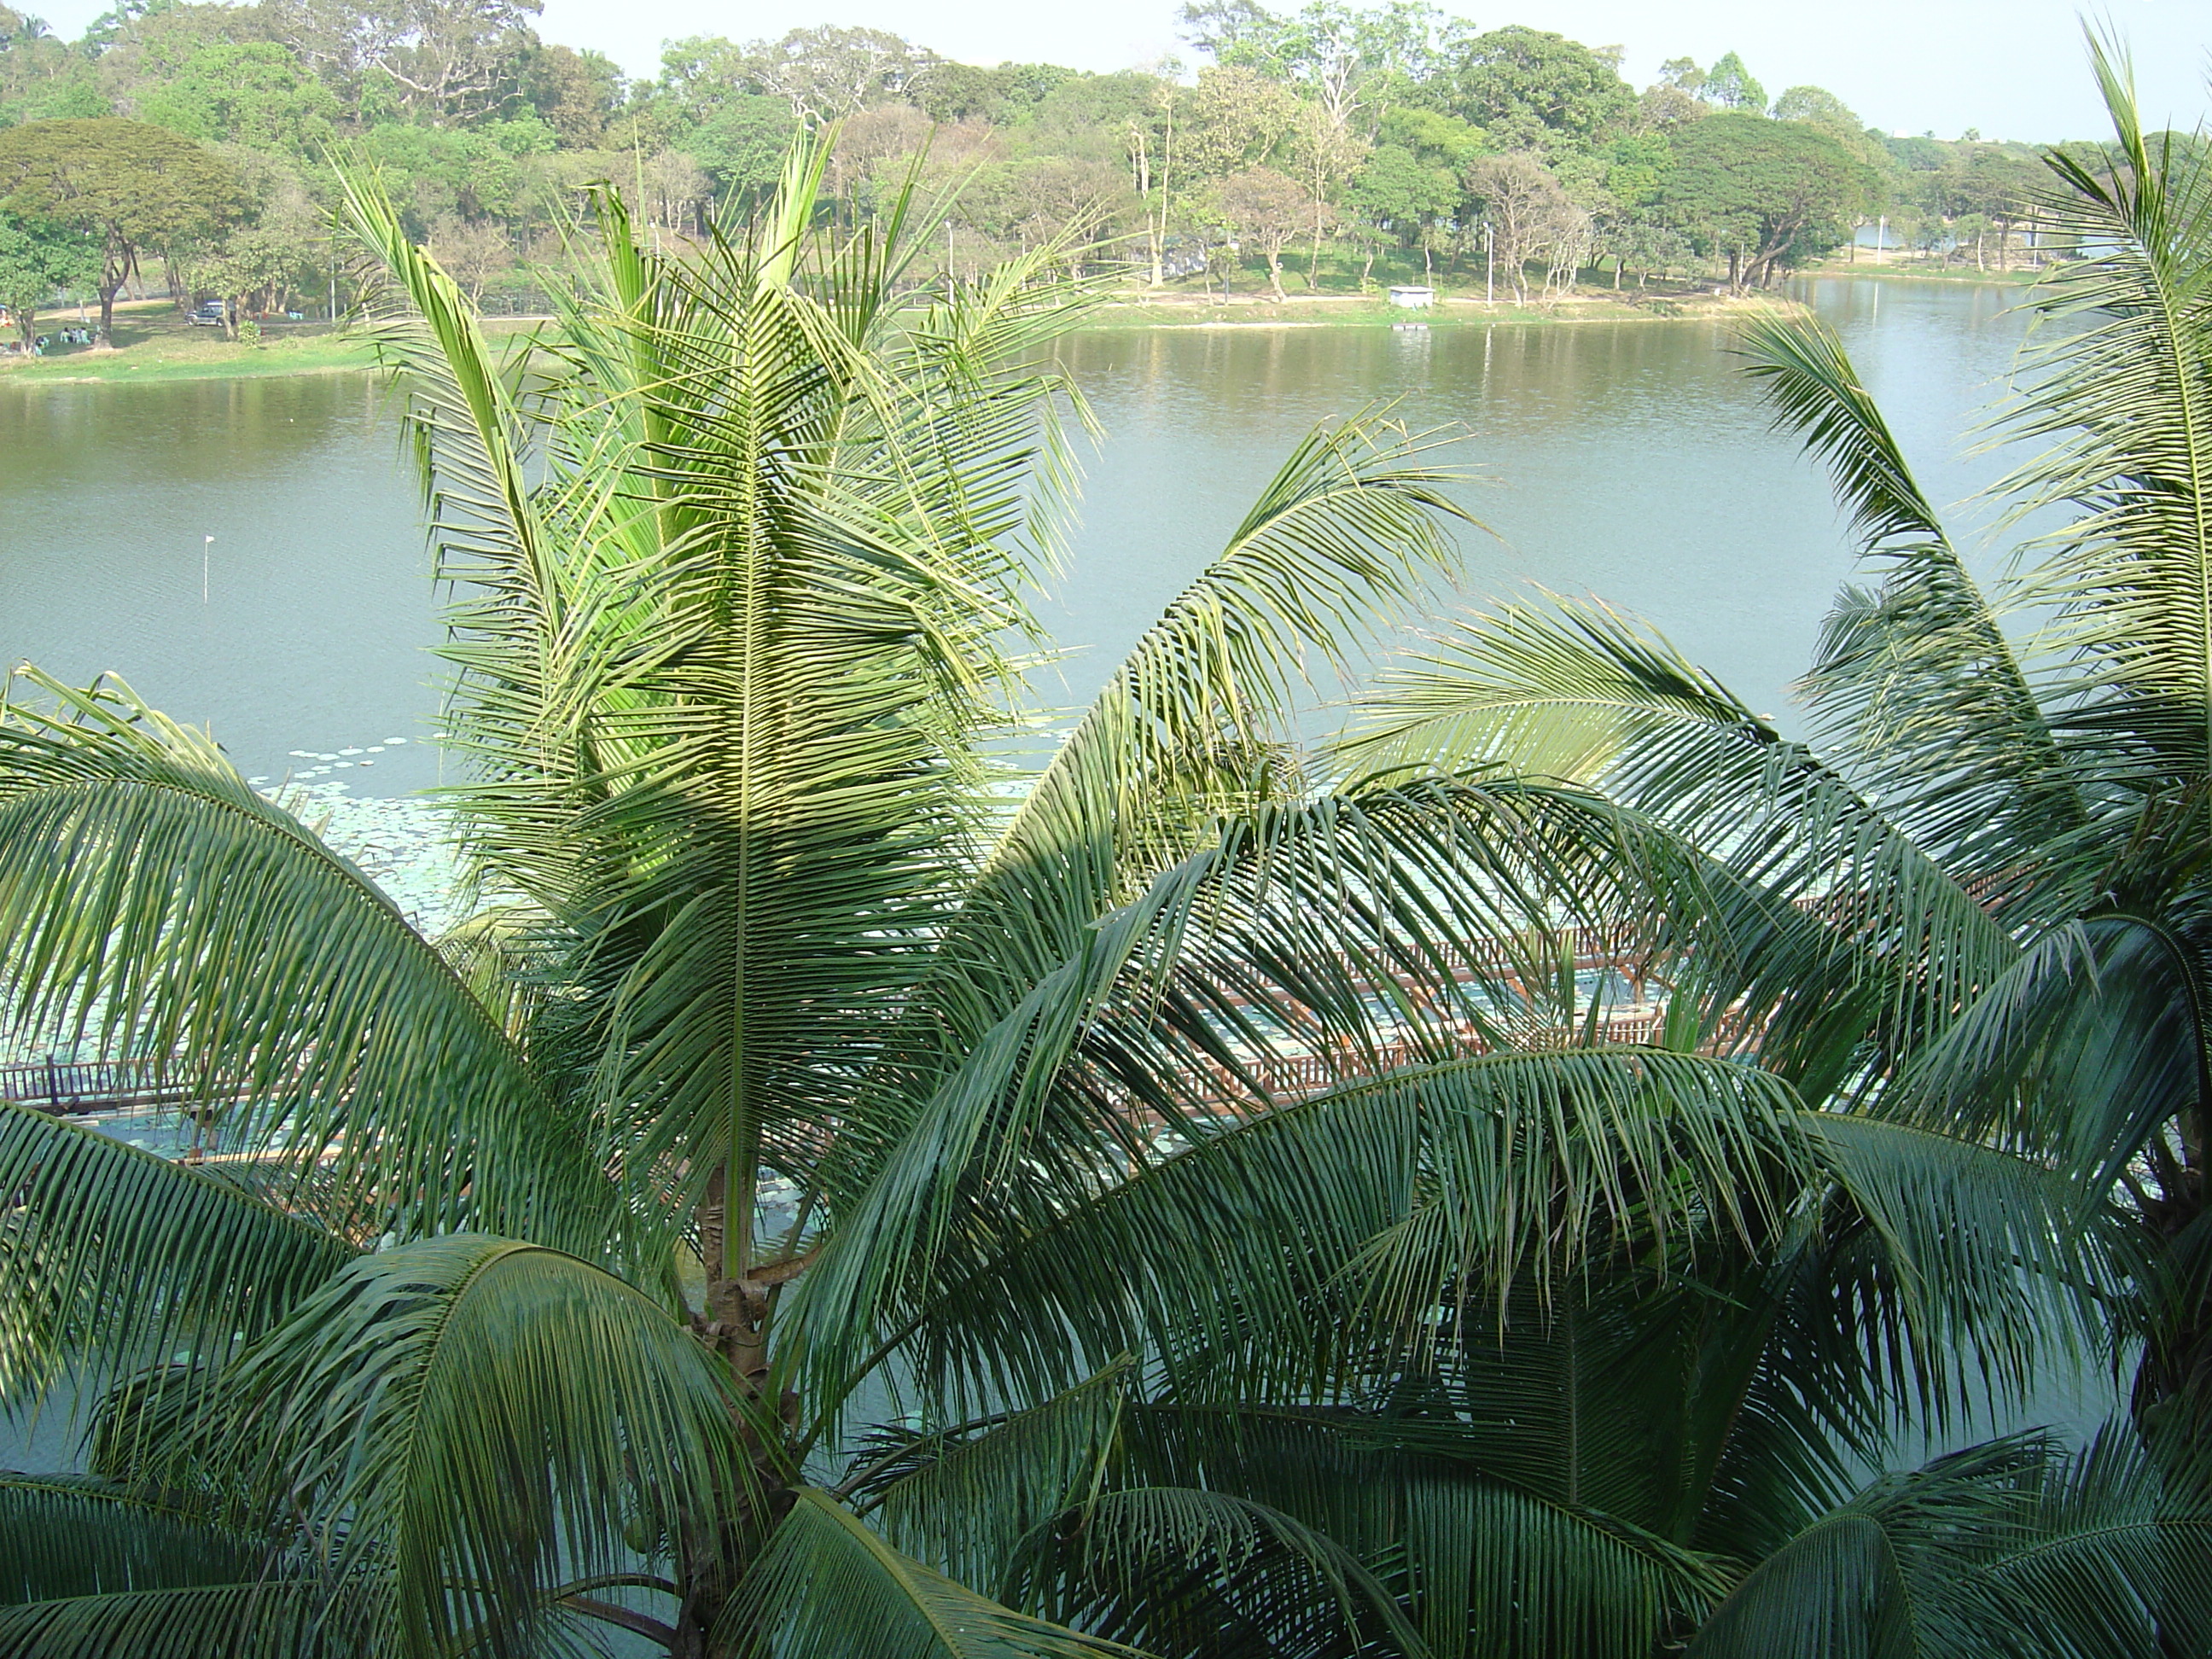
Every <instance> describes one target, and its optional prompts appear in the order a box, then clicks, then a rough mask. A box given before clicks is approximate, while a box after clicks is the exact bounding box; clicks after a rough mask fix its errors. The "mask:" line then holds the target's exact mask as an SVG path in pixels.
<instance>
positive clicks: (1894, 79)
mask: <svg viewBox="0 0 2212 1659" xmlns="http://www.w3.org/2000/svg"><path fill="white" fill-rule="evenodd" d="M16 3H17V4H18V6H19V7H20V6H21V0H16ZM106 3H107V0H46V4H45V6H44V7H43V8H40V6H39V0H32V6H31V9H41V10H42V11H43V14H44V15H46V19H47V21H49V22H50V23H52V25H53V27H54V28H55V30H56V32H57V33H64V34H70V35H74V34H76V33H80V32H81V31H82V29H83V27H84V26H85V24H86V22H87V21H89V20H90V19H91V18H92V17H93V16H94V15H95V14H97V13H98V12H100V11H101V10H104V9H106ZM544 4H545V12H544V18H543V19H542V21H540V24H539V26H538V27H539V32H540V33H542V34H543V35H544V37H545V38H546V39H547V40H558V41H562V42H564V43H566V44H568V45H569V46H590V47H595V48H597V49H598V50H599V51H601V52H605V53H606V54H607V55H608V56H610V57H611V58H613V59H614V60H615V61H616V62H617V63H618V64H621V65H622V66H623V69H625V70H628V71H629V73H631V74H632V75H636V76H649V75H651V74H653V73H654V72H655V71H656V70H658V68H659V57H660V43H661V42H662V41H663V40H669V39H671V38H674V37H676V36H679V35H685V34H725V35H728V36H730V37H732V39H736V40H750V39H753V38H756V37H759V36H770V37H772V36H775V35H779V34H781V33H783V32H784V31H785V30H787V29H790V28H793V27H801V26H805V25H810V24H815V23H824V22H835V23H844V24H865V25H868V26H871V27H877V28H884V29H890V30H891V31H893V32H894V33H899V34H902V35H904V36H906V37H907V38H908V40H913V41H915V42H916V43H918V44H920V45H922V46H931V47H933V48H935V49H936V50H937V51H939V52H943V53H944V54H945V56H947V57H950V58H960V59H962V60H963V61H965V62H968V63H975V64H992V63H999V62H1002V61H1006V60H1009V59H1011V60H1014V61H1018V62H1043V63H1054V64H1071V65H1073V66H1074V67H1075V68H1078V69H1087V70H1115V69H1126V68H1128V67H1129V66H1131V65H1132V64H1141V63H1146V62H1149V61H1151V60H1153V59H1156V58H1159V57H1160V56H1161V55H1162V54H1164V53H1168V52H1178V51H1180V50H1182V48H1181V46H1180V43H1179V42H1178V41H1177V40H1176V30H1175V22H1174V18H1175V11H1176V0H735V3H731V0H544ZM1493 5H1494V6H1495V8H1496V9H1492V6H1493ZM1276 9H1283V10H1289V9H1295V4H1294V3H1291V0H1277V8H1276ZM1444 9H1445V10H1447V11H1453V12H1457V13H1459V14H1460V15H1467V16H1469V17H1470V18H1471V21H1474V22H1475V23H1476V24H1478V25H1480V27H1485V28H1490V27H1497V26H1498V24H1501V23H1509V22H1512V23H1525V24H1528V25H1529V26H1530V27H1535V28H1544V29H1556V30H1558V31H1559V32H1560V33H1564V34H1568V35H1571V36H1572V37H1574V38H1575V39H1576V40H1582V41H1584V42H1586V43H1587V44H1589V45H1591V46H1621V47H1624V48H1625V49H1626V60H1625V62H1624V64H1623V65H1622V67H1623V70H1624V72H1625V73H1626V75H1627V76H1628V78H1629V80H1630V81H1631V82H1633V83H1634V84H1636V85H1637V86H1638V87H1641V86H1644V85H1645V84H1646V83H1648V82H1650V80H1651V79H1652V77H1653V74H1654V72H1655V71H1656V70H1657V68H1658V65H1659V64H1660V62H1661V61H1662V59H1664V58H1674V57H1678V56H1682V55H1687V56H1689V57H1692V58H1696V59H1697V60H1698V61H1699V63H1705V64H1709V63H1711V61H1712V60H1713V59H1714V58H1717V57H1718V56H1720V55H1721V54H1722V53H1723V52H1729V51H1735V52H1740V53H1741V54H1742V56H1743V59H1744V61H1745V63H1746V64H1748V65H1749V67H1750V69H1751V71H1752V73H1753V75H1755V76H1758V77H1759V80H1760V81H1761V82H1764V83H1765V87H1766V88H1767V91H1768V94H1769V95H1770V96H1771V95H1772V94H1776V93H1778V92H1780V91H1781V90H1782V89H1783V88H1785V87H1790V86H1796V85H1799V84H1802V83H1807V82H1810V83H1812V84H1814V85H1817V86H1824V87H1826V88H1828V90H1830V91H1831V92H1833V93H1835V94H1837V95H1838V96H1839V97H1840V98H1842V99H1843V100H1844V102H1845V103H1847V104H1849V105H1850V106H1851V107H1852V108H1853V109H1855V110H1857V112H1859V114H1860V116H1861V117H1862V118H1863V119H1865V120H1866V121H1867V122H1869V124H1870V125H1875V126H1877V127H1880V128H1882V129H1883V130H1884V131H1891V130H1898V129H1902V130H1905V131H1911V132H1920V131H1926V130H1927V129H1929V128H1931V127H1932V128H1933V129H1934V130H1935V131H1936V136H1937V137H1942V138H1956V137H1959V136H1960V134H1961V133H1962V132H1963V131H1965V130H1966V128H1968V127H1974V128H1978V130H1979V131H1980V132H1981V134H1982V136H1983V137H1986V138H2023V139H2029V140H2049V139H2056V138H2074V137H2094V136H2096V135H2098V134H2099V133H2100V132H2102V131H2104V124H2103V121H2102V119H2101V117H2100V112H2099V109H2098V106H2097V103H2096V100H2095V98H2094V96H2093V92H2092V90H2091V87H2090V82H2089V78H2088V75H2087V71H2086V70H2085V69H2084V68H2083V64H2082V52H2081V26H2080V21H2079V19H2080V17H2081V15H2082V13H2083V12H2084V11H2085V10H2090V11H2092V12H2093V15H2096V16H2097V17H2099V18H2100V19H2109V21H2111V22H2112V24H2114V25H2115V26H2117V27H2118V29H2119V31H2120V33H2122V34H2123V35H2124V37H2125V38H2126V40H2128V41H2129V43H2130V46H2132V47H2133V49H2134V53H2135V59H2136V77H2137V84H2138V88H2139V91H2140V94H2141V97H2142V104H2143V110H2144V114H2145V116H2146V117H2147V118H2148V120H2149V124H2150V125H2175V126H2181V127H2193V126H2196V125H2198V124H2199V123H2200V122H2202V121H2204V120H2205V119H2206V117H2207V111H2208V107H2209V106H2212V98H2208V95H2207V92H2206V75H2207V71H2208V69H2212V58H2209V57H2208V48H2212V0H2098V3H2096V4H2095V5H2094V6H2093V7H2084V6H2082V5H2081V4H2080V3H2079V0H1823V3H1819V4H1808V3H1804V0H1671V3H1669V0H1485V3H1462V4H1459V5H1453V4H1450V3H1446V4H1445V5H1444Z"/></svg>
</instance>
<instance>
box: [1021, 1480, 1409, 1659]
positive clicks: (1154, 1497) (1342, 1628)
mask: <svg viewBox="0 0 2212 1659" xmlns="http://www.w3.org/2000/svg"><path fill="white" fill-rule="evenodd" d="M1069 1519H1070V1522H1071V1524H1070V1526H1069V1527H1068V1529H1067V1532H1066V1535H1065V1536H1060V1535H1053V1534H1047V1533H1044V1532H1042V1531H1040V1532H1039V1533H1038V1534H1036V1535H1035V1536H1034V1537H1033V1538H1032V1540H1031V1541H1030V1547H1029V1549H1028V1551H1027V1552H1026V1559H1024V1560H1023V1561H1021V1562H1020V1563H1018V1565H1017V1568H1016V1572H1015V1576H1014V1577H1013V1579H1012V1583H1011V1586H1010V1589H1011V1592H1012V1596H1013V1597H1014V1598H1016V1599H1018V1600H1021V1601H1025V1602H1033V1603H1036V1604H1037V1605H1041V1606H1043V1607H1048V1608H1049V1609H1050V1610H1051V1611H1052V1613H1054V1616H1055V1617H1058V1618H1060V1619H1063V1620H1068V1621H1070V1622H1075V1623H1079V1624H1080V1625H1081V1626H1083V1627H1084V1628H1086V1629H1096V1630H1098V1631H1100V1632H1102V1633H1105V1634H1109V1635H1111V1636H1113V1637H1115V1638H1119V1639H1121V1640H1124V1641H1127V1642H1129V1643H1132V1644H1141V1645H1142V1646H1143V1647H1144V1648H1145V1649H1146V1650H1150V1651H1156V1652H1162V1653H1188V1652H1194V1651H1205V1652H1207V1653H1219V1654H1224V1655H1231V1654H1234V1655H1245V1654H1249V1655H1253V1656H1259V1655H1263V1654H1264V1655H1285V1656H1293V1655H1311V1656H1316V1659H1318V1656H1322V1655H1326V1654H1332V1653H1340V1652H1342V1651H1344V1650H1345V1649H1346V1646H1353V1647H1355V1648H1356V1649H1357V1650H1360V1651H1369V1652H1372V1651H1381V1652H1384V1653H1389V1654H1395V1655H1401V1656H1404V1659H1427V1656H1428V1654H1429V1651H1430V1650H1429V1648H1428V1646H1427V1644H1425V1643H1424V1642H1423V1641H1422V1639H1421V1637H1420V1633H1419V1631H1418V1630H1417V1629H1416V1628H1415V1626H1413V1623H1412V1622H1411V1621H1410V1620H1407V1617H1406V1616H1405V1614H1404V1613H1402V1612H1401V1611H1400V1609H1399V1607H1398V1606H1397V1603H1396V1601H1395V1599H1394V1598H1393V1596H1392V1595H1391V1594H1390V1592H1389V1589H1387V1588H1386V1587H1385V1586H1384V1585H1383V1583H1381V1582H1380V1581H1379V1580H1378V1579H1377V1578H1376V1577H1375V1576H1374V1575H1373V1574H1372V1573H1370V1572H1369V1571H1367V1569H1366V1568H1365V1567H1364V1566H1363V1565H1361V1564H1360V1562H1359V1560H1358V1558H1357V1557H1356V1556H1354V1555H1353V1554H1352V1552H1351V1551H1349V1550H1347V1549H1346V1548H1345V1547H1343V1546H1342V1545H1341V1544H1339V1543H1337V1542H1336V1541H1334V1540H1333V1539H1331V1538H1329V1537H1328V1536H1327V1535H1326V1534H1322V1533H1320V1532H1318V1531H1316V1530H1315V1529H1314V1528H1311V1527H1309V1526H1307V1525H1306V1524H1304V1522H1301V1521H1299V1520H1298V1519H1297V1517H1296V1516H1292V1515H1290V1514H1287V1513H1285V1512H1284V1511H1283V1510H1278V1509H1275V1508H1273V1506H1271V1505H1268V1504H1260V1503H1255V1502H1254V1501H1252V1500H1251V1499H1250V1498H1243V1497H1237V1496H1232V1495H1231V1494H1229V1493H1225V1492H1212V1491H1206V1490H1204V1489H1202V1488H1197V1487H1175V1486H1146V1487H1139V1488H1135V1489H1133V1490H1126V1491H1121V1492H1107V1493H1103V1494H1101V1495H1099V1496H1098V1497H1097V1498H1094V1499H1092V1500H1091V1501H1090V1502H1088V1503H1086V1504H1084V1505H1083V1507H1082V1509H1081V1510H1080V1511H1079V1518H1078V1516H1071V1517H1070V1518H1069Z"/></svg>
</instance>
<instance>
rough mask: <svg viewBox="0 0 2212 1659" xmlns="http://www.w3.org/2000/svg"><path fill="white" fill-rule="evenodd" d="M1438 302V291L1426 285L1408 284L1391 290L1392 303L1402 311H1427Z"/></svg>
mask: <svg viewBox="0 0 2212 1659" xmlns="http://www.w3.org/2000/svg"><path fill="white" fill-rule="evenodd" d="M1436 302H1437V291H1436V289H1432V288H1430V287H1428V286H1427V285H1426V284H1425V283H1405V284H1403V285H1401V286H1400V287H1397V288H1394V289H1391V290H1390V303H1391V304H1392V305H1394V306H1395V307H1398V309H1399V310H1401V311H1426V310H1427V309H1428V308H1429V307H1431V306H1432V305H1434V304H1436Z"/></svg>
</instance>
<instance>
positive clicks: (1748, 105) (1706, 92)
mask: <svg viewBox="0 0 2212 1659" xmlns="http://www.w3.org/2000/svg"><path fill="white" fill-rule="evenodd" d="M1698 96H1699V97H1700V98H1702V99H1704V100H1705V102H1707V103H1708V104H1712V105H1715V106H1717V107H1719V108H1721V109H1732V110H1739V111H1741V112H1743V113H1745V114H1747V115H1764V114H1765V113H1766V88H1765V87H1762V86H1760V85H1759V82H1758V79H1757V77H1755V76H1753V74H1752V72H1751V71H1750V70H1747V69H1746V68H1745V67H1744V63H1743V59H1742V58H1739V57H1737V56H1736V55H1735V53H1734V52H1724V53H1723V54H1722V56H1721V58H1719V60H1718V61H1717V62H1716V63H1715V64H1713V66H1712V67H1711V69H1709V70H1706V71H1705V73H1704V75H1703V76H1700V77H1699V82H1698Z"/></svg>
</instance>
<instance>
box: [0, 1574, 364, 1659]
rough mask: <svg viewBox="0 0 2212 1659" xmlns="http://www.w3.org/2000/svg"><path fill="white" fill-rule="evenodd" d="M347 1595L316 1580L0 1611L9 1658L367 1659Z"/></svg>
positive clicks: (124, 1594)
mask: <svg viewBox="0 0 2212 1659" xmlns="http://www.w3.org/2000/svg"><path fill="white" fill-rule="evenodd" d="M376 1651H377V1650H376V1649H375V1648H374V1647H373V1646H372V1645H371V1644H369V1643H368V1641H367V1640H365V1639H364V1638H363V1633H362V1629H361V1627H360V1626H359V1625H358V1624H357V1623H356V1620H355V1619H354V1616H353V1610H352V1608H351V1607H349V1606H348V1604H347V1602H346V1601H345V1600H344V1599H343V1598H342V1597H334V1596H333V1595H331V1591H330V1590H329V1589H328V1588H327V1587H325V1585H323V1584H321V1583H317V1582H315V1581H313V1580H312V1579H308V1580H295V1581H283V1580H279V1581H276V1582H274V1583H238V1584H207V1585H195V1586H190V1587H186V1588H182V1589H130V1590H114V1591H111V1592H108V1593H106V1594H105V1595H82V1596H71V1597H68V1598H65V1599H62V1600H56V1601H32V1602H27V1603H26V1604H24V1605H22V1606H20V1607H0V1656H5V1659H96V1656H105V1655H108V1654H122V1653H128V1654H131V1655H133V1656H143V1659H234V1656H235V1659H357V1656H358V1659H367V1656H368V1655H369V1654H372V1653H374V1652H376Z"/></svg>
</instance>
